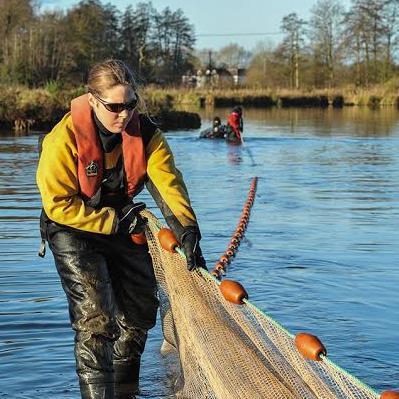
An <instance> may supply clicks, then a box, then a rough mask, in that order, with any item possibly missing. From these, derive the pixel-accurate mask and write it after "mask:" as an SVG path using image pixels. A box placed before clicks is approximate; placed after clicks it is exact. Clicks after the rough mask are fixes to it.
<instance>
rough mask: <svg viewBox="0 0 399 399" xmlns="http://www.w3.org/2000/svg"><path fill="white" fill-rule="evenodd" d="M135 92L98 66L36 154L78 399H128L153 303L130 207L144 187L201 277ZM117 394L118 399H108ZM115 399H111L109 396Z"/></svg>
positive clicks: (193, 226)
mask: <svg viewBox="0 0 399 399" xmlns="http://www.w3.org/2000/svg"><path fill="white" fill-rule="evenodd" d="M139 102H140V98H139V96H138V92H137V85H136V83H135V80H134V78H133V75H132V73H131V71H130V70H129V68H128V67H127V66H126V65H125V64H124V63H123V62H121V61H118V60H107V61H105V62H102V63H100V64H97V65H95V66H94V67H93V68H92V69H91V71H90V73H89V77H88V94H85V95H83V96H81V97H78V98H75V99H74V100H73V101H72V103H71V111H70V112H68V113H67V114H66V115H65V116H64V118H63V119H62V120H61V121H60V122H59V123H58V124H57V125H56V126H55V127H54V128H53V130H52V131H51V133H49V134H48V135H47V136H46V137H45V139H44V141H43V144H42V152H41V156H40V161H39V165H38V170H37V184H38V187H39V190H40V193H41V197H42V202H43V212H42V218H41V230H42V236H43V238H45V239H47V240H48V242H49V246H50V249H51V250H52V252H53V255H54V259H55V264H56V267H57V271H58V273H59V275H60V278H61V283H62V286H63V289H64V291H65V293H66V296H67V300H68V304H69V314H70V320H71V324H72V328H73V329H74V331H75V334H76V335H75V358H76V370H77V374H78V377H79V384H80V390H81V395H82V398H85V399H86V398H87V399H89V398H90V399H94V398H96V399H97V398H98V399H100V398H101V399H108V398H114V397H117V398H124V397H126V398H127V397H131V396H130V395H131V394H134V393H135V392H137V391H138V377H139V367H140V357H141V354H142V352H143V350H144V345H145V342H146V338H147V331H148V330H149V329H150V328H151V327H153V326H154V324H155V318H156V311H157V307H158V300H157V296H156V283H155V278H154V273H153V269H152V263H151V258H150V256H149V254H148V246H147V245H146V244H144V245H140V244H134V243H133V242H132V240H131V234H137V233H140V232H142V231H143V229H144V225H145V220H143V219H142V218H141V217H140V214H139V211H140V210H142V209H143V208H144V207H145V205H144V204H143V203H138V204H134V203H133V197H134V196H135V195H136V194H137V193H138V192H140V191H141V190H142V188H143V185H144V184H146V186H147V189H148V190H149V191H150V193H151V194H152V196H153V197H154V199H155V201H156V203H157V205H158V206H159V207H160V209H161V210H162V212H163V215H164V217H165V219H166V221H167V223H168V224H169V226H170V227H171V228H172V230H173V231H174V233H175V235H176V237H177V238H178V240H179V241H180V242H181V245H182V248H183V250H184V252H185V254H186V257H187V266H188V268H189V270H192V269H194V268H195V267H205V262H204V259H203V257H202V254H201V249H200V247H199V245H198V242H199V240H200V237H201V236H200V232H199V228H198V225H197V221H196V217H195V214H194V212H193V210H192V208H191V205H190V200H189V197H188V193H187V189H186V186H185V184H184V182H183V180H182V176H181V174H180V172H179V171H178V170H177V169H176V167H175V164H174V160H173V155H172V153H171V151H170V148H169V146H168V144H167V142H166V140H165V138H164V137H163V135H162V132H161V131H160V130H159V129H158V128H157V127H156V126H155V125H154V124H153V123H152V122H151V120H150V119H149V118H148V117H146V116H144V115H140V114H139V113H138V112H137V110H136V108H137V105H138V104H139ZM114 392H115V393H114ZM114 395H115V396H114Z"/></svg>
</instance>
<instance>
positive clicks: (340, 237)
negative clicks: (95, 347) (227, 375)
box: [0, 108, 399, 399]
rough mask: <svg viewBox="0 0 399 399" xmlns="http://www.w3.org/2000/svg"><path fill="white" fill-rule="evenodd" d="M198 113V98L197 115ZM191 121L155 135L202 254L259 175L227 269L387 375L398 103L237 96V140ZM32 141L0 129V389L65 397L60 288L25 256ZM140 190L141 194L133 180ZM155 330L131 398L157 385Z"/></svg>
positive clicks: (360, 372)
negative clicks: (212, 137)
mask: <svg viewBox="0 0 399 399" xmlns="http://www.w3.org/2000/svg"><path fill="white" fill-rule="evenodd" d="M227 112H228V110H218V115H219V116H221V117H222V118H225V116H226V115H227ZM212 117H213V111H212V110H207V111H203V112H202V118H203V127H204V128H205V127H206V126H207V125H208V124H210V120H211V118H212ZM198 133H199V132H198V131H189V132H188V131H182V132H170V133H168V134H167V137H168V140H169V143H170V145H171V147H172V149H173V152H174V154H175V158H176V162H177V165H178V166H179V168H180V169H181V170H182V172H183V174H184V176H185V180H186V183H187V186H188V188H189V190H190V193H191V197H192V202H193V206H194V208H195V210H196V213H197V216H198V219H199V221H200V224H201V228H202V234H203V240H202V247H203V250H204V253H205V255H206V258H207V260H208V264H209V266H212V265H213V264H214V263H215V261H216V260H217V258H218V256H220V254H221V253H222V252H223V251H224V249H225V247H226V245H227V243H228V240H229V238H230V236H231V234H232V232H233V230H234V228H235V226H236V223H237V221H238V218H239V215H240V213H241V208H242V205H243V203H244V201H245V199H246V196H247V192H248V189H249V184H250V180H251V177H253V176H259V184H258V191H257V195H256V200H255V204H254V208H253V211H252V215H251V222H250V225H249V227H248V230H247V234H246V239H245V240H244V242H243V243H242V245H241V247H240V252H239V254H238V255H237V257H236V259H235V261H234V263H233V264H232V265H231V267H230V269H229V272H228V276H229V277H230V278H233V279H237V280H239V281H240V282H241V283H242V284H243V285H244V286H245V287H246V289H247V291H248V292H249V294H250V299H251V301H252V302H253V303H255V304H256V305H258V306H259V307H260V308H261V309H262V310H264V311H265V312H267V313H268V314H270V315H271V316H273V317H274V318H275V319H276V320H278V321H279V322H280V323H282V324H283V325H284V326H285V327H287V328H288V329H289V330H290V331H291V332H292V333H294V334H295V333H297V332H299V331H309V332H312V333H314V334H316V335H318V336H319V337H320V338H321V339H322V340H323V341H324V343H325V345H326V346H327V349H328V352H329V356H330V358H331V359H332V360H333V361H335V362H337V363H338V364H339V365H341V366H342V367H344V368H346V369H347V370H348V371H350V372H351V373H353V374H355V375H356V376H357V377H359V378H361V379H362V380H363V381H364V382H366V383H368V384H370V385H371V386H372V387H373V388H375V389H377V390H384V389H399V383H398V381H399V367H398V366H399V360H398V359H399V345H398V341H399V315H398V309H399V297H398V293H397V290H398V287H399V271H398V264H399V249H398V248H399V233H398V220H399V219H398V216H399V151H398V148H399V112H398V111H397V110H395V109H386V110H382V111H370V110H367V109H355V108H353V109H352V108H349V109H345V110H338V111H337V110H335V111H334V110H325V111H321V110H266V111H263V110H262V111H261V110H246V111H245V146H244V147H234V146H228V145H226V144H225V143H224V142H216V141H207V140H204V141H202V140H201V141H200V140H198V139H197V136H198ZM36 142H37V136H35V135H29V136H25V137H14V136H11V135H2V136H0V160H1V166H2V167H1V169H0V253H1V266H0V359H1V362H0V398H3V397H4V398H36V397H41V398H60V399H61V398H71V399H72V398H78V397H79V391H78V386H77V378H76V376H75V371H74V359H73V335H72V332H71V331H70V328H69V325H68V315H67V308H66V301H65V299H64V294H63V292H62V289H61V287H60V283H59V280H58V276H57V274H56V271H55V268H54V266H53V260H52V256H51V253H48V254H47V256H46V258H45V259H43V260H42V259H40V258H38V257H37V256H36V253H37V248H38V243H39V232H38V224H37V219H38V215H39V209H40V198H39V195H38V192H37V189H36V186H35V178H34V176H35V168H36V163H37V152H36ZM141 199H143V200H144V201H146V202H147V204H148V205H149V206H150V207H153V206H154V205H153V202H152V201H151V199H150V198H149V197H148V195H147V194H144V195H142V196H141ZM154 211H155V212H156V213H157V214H158V215H159V212H158V211H156V210H154ZM161 342H162V336H161V331H160V328H159V324H158V326H157V327H156V328H154V329H153V330H152V331H151V334H150V338H149V342H148V345H147V348H146V352H145V356H144V359H143V368H142V388H143V392H142V395H140V397H141V398H166V397H170V395H171V392H172V390H171V386H172V379H171V376H170V371H169V368H168V365H167V364H166V363H165V360H164V359H163V358H162V356H161V355H160V354H159V348H160V345H161Z"/></svg>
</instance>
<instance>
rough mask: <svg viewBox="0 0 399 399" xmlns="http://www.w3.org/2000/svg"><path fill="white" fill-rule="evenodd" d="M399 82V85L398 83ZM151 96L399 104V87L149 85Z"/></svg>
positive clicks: (251, 102) (187, 100) (181, 100)
mask: <svg viewBox="0 0 399 399" xmlns="http://www.w3.org/2000/svg"><path fill="white" fill-rule="evenodd" d="M398 86H399V85H398ZM146 93H147V94H148V97H149V98H152V100H153V101H154V102H156V103H162V102H167V103H169V104H171V106H174V107H176V106H179V105H195V106H200V107H203V106H206V105H209V106H214V107H228V106H234V105H243V106H251V107H273V106H280V107H328V106H332V107H343V106H370V107H380V106H395V107H396V106H398V104H399V87H396V85H395V86H394V87H391V86H388V87H386V86H385V87H373V88H370V89H356V88H344V89H333V90H309V91H293V90H274V91H271V90H268V89H223V90H222V89H215V90H206V89H175V88H170V89H167V90H165V89H163V90H161V89H158V88H147V89H146Z"/></svg>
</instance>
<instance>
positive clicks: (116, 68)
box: [87, 59, 137, 96]
mask: <svg viewBox="0 0 399 399" xmlns="http://www.w3.org/2000/svg"><path fill="white" fill-rule="evenodd" d="M118 85H126V86H131V87H132V89H133V90H134V91H135V92H136V91H137V83H136V80H135V79H134V77H133V73H132V71H131V70H130V68H129V67H128V66H127V65H126V64H125V63H124V62H123V61H121V60H113V59H109V60H105V61H103V62H99V63H98V64H96V65H94V66H93V67H92V68H91V69H90V72H89V77H88V79H87V89H88V91H89V92H90V93H93V94H97V95H99V96H101V95H102V94H103V93H104V91H105V90H108V89H112V88H113V87H115V86H118Z"/></svg>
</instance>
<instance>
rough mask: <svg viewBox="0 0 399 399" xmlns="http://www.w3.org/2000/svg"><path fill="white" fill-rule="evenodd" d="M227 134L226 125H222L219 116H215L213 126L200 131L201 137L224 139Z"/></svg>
mask: <svg viewBox="0 0 399 399" xmlns="http://www.w3.org/2000/svg"><path fill="white" fill-rule="evenodd" d="M225 136H226V125H222V121H221V120H220V118H219V117H218V116H215V118H214V119H213V122H212V127H210V128H208V129H205V130H203V131H202V132H201V133H200V138H201V139H223V138H225Z"/></svg>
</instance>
